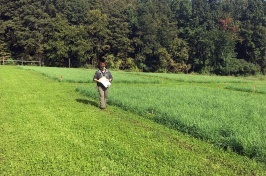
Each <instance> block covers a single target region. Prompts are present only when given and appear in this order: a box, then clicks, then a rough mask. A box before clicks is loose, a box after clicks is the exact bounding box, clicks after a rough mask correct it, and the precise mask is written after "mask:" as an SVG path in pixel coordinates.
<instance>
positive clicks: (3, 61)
mask: <svg viewBox="0 0 266 176" xmlns="http://www.w3.org/2000/svg"><path fill="white" fill-rule="evenodd" d="M7 62H17V63H21V64H22V65H23V64H24V63H39V65H40V66H41V61H27V60H12V59H5V58H2V59H0V65H2V64H3V65H5V63H7Z"/></svg>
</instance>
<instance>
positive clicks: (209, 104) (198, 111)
mask: <svg viewBox="0 0 266 176" xmlns="http://www.w3.org/2000/svg"><path fill="white" fill-rule="evenodd" d="M129 87H130V88H129ZM77 90H78V91H79V92H81V93H83V94H84V95H86V96H88V97H93V98H95V99H97V98H98V95H97V93H96V92H95V90H94V89H91V88H88V87H82V86H80V87H78V88H77ZM110 92H111V93H110V96H109V98H108V103H109V104H111V105H115V106H118V107H120V108H123V109H124V110H127V111H130V112H133V113H136V114H139V115H142V116H146V117H147V118H149V119H152V120H154V121H156V122H158V123H161V124H165V125H167V126H169V127H171V128H174V129H177V130H180V131H183V132H186V133H188V134H191V135H193V136H195V137H198V138H200V139H204V140H206V141H210V142H212V143H214V144H216V145H217V146H220V147H222V148H228V147H229V148H231V149H232V150H234V151H236V152H238V153H240V154H243V155H246V156H249V157H252V158H256V159H257V160H261V161H265V162H266V150H265V146H266V133H264V132H263V131H264V129H266V123H264V121H265V114H266V109H265V100H266V99H265V95H261V94H254V93H242V92H240V93H239V92H235V91H228V90H224V89H221V90H218V89H213V88H209V87H201V86H191V85H178V86H175V85H172V84H168V85H167V86H165V85H164V86H152V85H151V86H148V85H146V86H142V87H141V86H138V87H134V86H133V85H131V86H122V85H118V86H116V85H113V87H111V88H110Z"/></svg>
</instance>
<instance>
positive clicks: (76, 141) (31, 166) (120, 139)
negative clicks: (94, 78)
mask: <svg viewBox="0 0 266 176" xmlns="http://www.w3.org/2000/svg"><path fill="white" fill-rule="evenodd" d="M0 74H1V77H0V90H1V94H0V109H1V111H0V134H1V135H0V141H1V143H0V175H265V174H266V166H265V164H263V163H259V162H256V161H254V160H251V159H249V158H247V157H243V156H240V155H237V154H235V153H233V152H230V151H227V152H225V151H223V150H220V149H217V148H216V147H213V146H212V145H210V144H208V143H206V142H203V141H201V140H198V139H195V138H193V137H190V136H188V135H186V134H182V133H180V132H178V131H176V130H172V129H169V128H167V127H165V126H164V125H160V124H157V123H154V122H152V121H150V120H148V119H145V118H143V117H142V116H138V115H136V114H134V113H131V112H129V111H124V110H121V109H120V108H118V107H115V106H110V105H109V106H108V107H107V108H108V109H107V110H106V111H101V110H99V108H98V101H97V100H95V99H94V98H90V97H85V96H83V95H81V94H79V93H77V92H76V91H75V89H76V87H77V85H76V84H75V83H68V82H58V81H54V80H52V79H49V78H46V77H43V76H41V75H40V74H38V73H36V72H34V71H31V70H22V69H17V68H16V67H8V66H0ZM2 75H3V76H2ZM86 85H88V86H85V85H84V86H85V87H88V89H94V88H93V87H94V86H95V85H94V84H86ZM113 85H115V84H113ZM113 85H112V86H113ZM79 86H81V85H80V84H79ZM114 90H115V89H114V88H113V89H112V90H110V95H112V94H113V93H114ZM94 91H96V90H94ZM110 98H111V97H110Z"/></svg>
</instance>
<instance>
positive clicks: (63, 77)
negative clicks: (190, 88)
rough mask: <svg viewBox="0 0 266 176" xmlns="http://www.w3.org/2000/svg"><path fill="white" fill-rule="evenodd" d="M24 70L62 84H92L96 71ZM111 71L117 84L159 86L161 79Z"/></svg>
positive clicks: (61, 69)
mask: <svg viewBox="0 0 266 176" xmlns="http://www.w3.org/2000/svg"><path fill="white" fill-rule="evenodd" d="M20 68H22V69H30V70H35V71H37V72H39V73H41V74H43V75H45V76H47V77H50V78H52V79H54V80H57V81H60V82H72V83H92V82H93V76H94V74H95V72H96V69H95V70H93V69H75V68H59V67H37V66H36V67H33V66H30V67H27V66H23V67H20ZM110 71H111V74H112V76H113V77H114V78H115V82H117V83H142V84H147V83H151V84H159V83H161V79H160V78H158V77H150V76H148V75H142V74H133V73H130V72H122V71H112V70H110Z"/></svg>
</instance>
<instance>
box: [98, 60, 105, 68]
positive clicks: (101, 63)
mask: <svg viewBox="0 0 266 176" xmlns="http://www.w3.org/2000/svg"><path fill="white" fill-rule="evenodd" d="M99 67H100V69H101V70H103V69H105V63H104V62H99Z"/></svg>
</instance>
